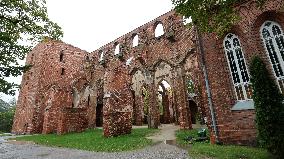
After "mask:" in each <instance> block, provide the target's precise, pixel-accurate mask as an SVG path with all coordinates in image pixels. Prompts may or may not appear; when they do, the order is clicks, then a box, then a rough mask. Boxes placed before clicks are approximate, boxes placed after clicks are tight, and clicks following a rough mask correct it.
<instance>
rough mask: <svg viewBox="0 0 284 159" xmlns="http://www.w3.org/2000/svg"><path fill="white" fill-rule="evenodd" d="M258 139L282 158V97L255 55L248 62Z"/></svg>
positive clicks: (283, 127) (262, 144)
mask: <svg viewBox="0 0 284 159" xmlns="http://www.w3.org/2000/svg"><path fill="white" fill-rule="evenodd" d="M250 73H251V82H252V86H253V90H254V91H253V100H254V103H255V104H254V105H255V111H256V124H257V130H258V141H259V144H260V145H261V146H262V147H265V148H267V149H268V150H269V151H270V152H271V153H272V154H274V155H275V156H276V157H277V158H284V153H283V150H284V103H283V102H284V97H283V94H281V93H280V91H279V88H278V86H277V85H276V83H275V81H274V80H273V79H272V78H271V75H270V74H269V72H268V70H267V69H266V66H265V64H264V62H263V61H262V60H261V59H260V58H259V57H257V56H255V57H253V58H252V61H251V64H250Z"/></svg>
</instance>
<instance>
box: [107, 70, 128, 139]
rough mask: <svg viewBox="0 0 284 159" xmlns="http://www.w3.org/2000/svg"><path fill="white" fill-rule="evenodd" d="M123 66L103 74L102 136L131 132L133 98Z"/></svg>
mask: <svg viewBox="0 0 284 159" xmlns="http://www.w3.org/2000/svg"><path fill="white" fill-rule="evenodd" d="M129 81H131V80H130V79H129V76H128V74H127V71H126V70H124V68H115V69H114V70H109V71H108V72H106V74H105V84H104V88H105V89H104V103H105V105H104V107H103V128H104V136H106V137H110V136H118V135H123V134H129V133H131V128H132V113H133V98H132V92H131V90H130V85H129V84H128V82H129Z"/></svg>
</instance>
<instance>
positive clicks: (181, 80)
mask: <svg viewBox="0 0 284 159" xmlns="http://www.w3.org/2000/svg"><path fill="white" fill-rule="evenodd" d="M173 71H174V72H173V76H174V78H173V85H174V86H173V90H174V105H175V106H176V108H177V113H178V121H179V125H180V128H181V129H191V128H192V123H191V120H190V113H189V112H190V110H189V107H188V101H187V93H186V84H185V77H184V70H183V69H182V68H181V67H175V68H174V69H173Z"/></svg>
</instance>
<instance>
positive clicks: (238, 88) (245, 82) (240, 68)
mask: <svg viewBox="0 0 284 159" xmlns="http://www.w3.org/2000/svg"><path fill="white" fill-rule="evenodd" d="M223 45H224V49H225V54H226V57H227V61H228V65H229V68H230V72H231V77H232V81H233V84H234V89H235V94H236V97H237V100H248V99H252V88H251V85H250V79H249V74H248V71H247V65H246V62H245V57H244V54H243V49H242V46H241V43H240V40H239V38H238V36H237V35H235V34H232V33H229V34H227V35H226V36H225V39H224V41H223Z"/></svg>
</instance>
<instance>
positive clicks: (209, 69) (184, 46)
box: [12, 0, 284, 144]
mask: <svg viewBox="0 0 284 159" xmlns="http://www.w3.org/2000/svg"><path fill="white" fill-rule="evenodd" d="M283 3H284V2H283V0H269V1H267V2H266V4H265V5H264V7H263V8H262V9H259V8H258V7H257V6H256V3H255V1H253V0H249V1H245V2H243V3H241V4H239V5H237V6H235V9H236V10H237V11H238V13H239V15H240V17H241V20H240V21H239V22H238V23H237V24H235V25H234V26H233V28H232V29H231V30H230V31H229V32H228V33H227V34H226V35H224V37H218V36H217V35H216V34H214V33H206V34H202V35H199V34H198V33H197V31H196V28H195V27H192V28H188V27H186V26H185V25H184V24H183V21H184V20H183V18H182V16H180V15H178V14H177V13H175V12H174V11H170V12H168V13H166V14H164V15H162V16H160V17H158V18H156V19H154V20H152V21H151V22H149V23H147V24H145V25H143V26H141V27H138V28H137V29H135V30H133V31H131V32H129V33H127V34H125V35H123V36H121V37H119V38H118V39H116V40H114V41H112V42H110V43H108V44H106V45H105V46H102V47H101V48H99V49H97V50H96V51H94V52H91V53H88V52H86V51H83V50H81V49H79V48H76V47H73V46H71V45H68V44H65V43H63V42H60V41H52V40H50V41H46V42H42V43H40V44H38V45H37V46H36V47H35V48H34V49H33V50H32V51H31V52H30V53H29V54H28V55H27V59H26V64H31V65H32V66H33V67H32V68H31V69H30V70H29V71H27V72H26V73H24V75H23V80H22V83H21V90H20V95H19V98H18V102H17V109H16V114H15V118H14V124H13V129H12V132H13V133H17V134H21V133H26V134H34V133H44V134H47V133H57V134H64V133H68V132H81V131H83V130H85V129H87V128H95V127H103V130H104V135H105V136H107V137H108V136H117V135H122V134H127V133H131V129H132V125H138V126H139V125H143V124H147V125H148V127H149V128H158V126H159V125H160V124H162V123H175V124H177V125H179V126H180V128H181V129H191V128H192V124H193V123H195V122H196V119H198V118H201V119H202V120H203V119H207V126H208V128H209V130H210V135H211V141H212V142H215V141H220V142H223V143H226V144H231V143H232V144H253V143H254V142H255V140H256V128H255V121H254V119H255V110H254V106H253V100H252V88H251V84H250V79H249V78H250V75H249V70H248V65H249V63H250V59H251V58H252V56H254V55H259V56H260V57H261V58H262V59H263V60H264V61H265V62H266V63H267V66H268V67H269V69H270V70H271V74H272V75H273V76H274V77H275V81H276V82H277V84H278V85H279V89H280V90H281V91H283V90H284V86H283V77H284V74H283V70H284V58H283V57H282V54H283V53H284V34H283V30H282V29H283V27H284V10H283V7H282V6H283Z"/></svg>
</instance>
